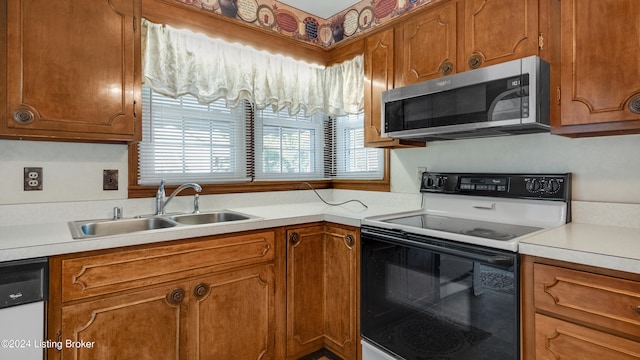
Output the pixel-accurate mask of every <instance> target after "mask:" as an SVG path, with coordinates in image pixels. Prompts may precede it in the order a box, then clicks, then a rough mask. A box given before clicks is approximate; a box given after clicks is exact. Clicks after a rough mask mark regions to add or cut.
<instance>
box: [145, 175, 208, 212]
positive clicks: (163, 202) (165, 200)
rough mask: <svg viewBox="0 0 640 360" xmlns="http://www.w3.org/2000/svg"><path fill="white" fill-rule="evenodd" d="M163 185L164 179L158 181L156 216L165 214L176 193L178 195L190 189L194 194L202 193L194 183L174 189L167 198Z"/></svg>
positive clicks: (199, 187)
mask: <svg viewBox="0 0 640 360" xmlns="http://www.w3.org/2000/svg"><path fill="white" fill-rule="evenodd" d="M164 183H165V181H164V179H162V181H160V186H159V187H158V191H157V192H156V215H164V214H166V211H165V208H166V207H167V205H168V204H169V203H170V202H171V200H173V198H174V197H176V195H178V193H180V192H181V191H182V190H184V189H187V188H191V189H193V190H195V191H196V193H199V192H200V191H202V187H201V186H200V185H198V184H196V183H186V184H182V185H180V186H178V188H177V189H175V190H174V191H173V192H172V193H171V195H169V197H167V196H166V195H165V192H164ZM196 195H197V194H196Z"/></svg>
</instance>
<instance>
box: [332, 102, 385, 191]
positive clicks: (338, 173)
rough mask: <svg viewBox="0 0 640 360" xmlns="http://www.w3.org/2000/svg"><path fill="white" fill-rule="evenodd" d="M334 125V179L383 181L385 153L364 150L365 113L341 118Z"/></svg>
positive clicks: (378, 150)
mask: <svg viewBox="0 0 640 360" xmlns="http://www.w3.org/2000/svg"><path fill="white" fill-rule="evenodd" d="M333 122H334V123H333V128H332V134H333V140H332V141H333V143H334V147H335V151H334V152H333V154H332V157H333V159H332V161H333V166H332V168H333V169H332V175H333V177H335V178H338V179H382V178H383V176H384V150H383V149H378V148H367V147H364V113H359V114H352V115H346V116H339V117H336V118H334V119H333Z"/></svg>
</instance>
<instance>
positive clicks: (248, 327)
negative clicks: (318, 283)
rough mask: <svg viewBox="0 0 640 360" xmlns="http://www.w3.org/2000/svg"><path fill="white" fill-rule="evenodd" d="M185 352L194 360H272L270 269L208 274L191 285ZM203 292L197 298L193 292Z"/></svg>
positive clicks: (273, 281)
mask: <svg viewBox="0 0 640 360" xmlns="http://www.w3.org/2000/svg"><path fill="white" fill-rule="evenodd" d="M191 284H192V286H191V288H193V289H194V293H193V297H194V300H195V301H194V302H193V308H192V309H191V312H190V314H191V315H192V319H194V320H195V321H192V322H191V324H190V326H191V329H192V331H191V332H190V333H191V334H193V338H194V339H195V340H196V341H195V342H194V343H192V345H193V347H192V348H191V346H190V348H191V349H190V350H192V351H194V356H193V357H191V356H190V357H189V358H194V359H202V360H205V359H247V360H249V359H251V360H253V359H274V358H275V352H274V351H275V341H276V337H275V321H274V319H275V297H274V296H275V291H274V290H275V276H274V267H273V265H262V266H256V267H252V268H248V269H242V270H236V271H230V272H227V273H221V274H213V275H211V276H209V277H205V278H203V279H198V280H196V281H193V282H192V283H191ZM199 287H200V288H201V289H202V294H203V295H199V294H197V293H196V289H199Z"/></svg>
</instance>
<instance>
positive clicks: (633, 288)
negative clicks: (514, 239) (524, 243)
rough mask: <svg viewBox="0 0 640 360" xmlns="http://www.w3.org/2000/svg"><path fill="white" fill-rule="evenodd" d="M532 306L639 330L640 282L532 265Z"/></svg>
mask: <svg viewBox="0 0 640 360" xmlns="http://www.w3.org/2000/svg"><path fill="white" fill-rule="evenodd" d="M534 304H535V307H536V309H539V310H545V311H549V312H552V313H555V314H558V315H562V316H568V317H570V318H573V319H576V320H579V321H583V322H586V323H590V324H593V325H595V326H600V327H604V328H608V329H612V330H616V331H620V332H624V333H627V334H630V335H632V336H636V337H637V336H638V334H640V282H637V281H631V280H624V279H620V278H615V277H610V276H604V275H598V274H593V273H588V272H583V271H577V270H570V269H565V268H561V267H555V266H550V265H543V264H535V265H534Z"/></svg>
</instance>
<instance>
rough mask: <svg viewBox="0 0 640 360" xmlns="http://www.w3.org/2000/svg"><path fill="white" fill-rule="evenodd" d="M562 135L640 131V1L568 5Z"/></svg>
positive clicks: (557, 128) (555, 126)
mask: <svg viewBox="0 0 640 360" xmlns="http://www.w3.org/2000/svg"><path fill="white" fill-rule="evenodd" d="M561 10H562V15H561V16H562V22H561V75H560V76H561V79H560V84H561V87H560V89H559V91H560V93H561V96H560V107H561V116H560V118H559V119H554V120H556V121H555V122H553V123H552V130H553V132H554V133H557V134H566V135H575V136H589V135H605V134H620V133H621V131H625V132H629V133H632V132H633V133H637V132H640V81H639V80H638V79H640V56H639V54H640V41H638V39H640V1H638V0H601V1H577V0H567V1H562V9H561Z"/></svg>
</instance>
